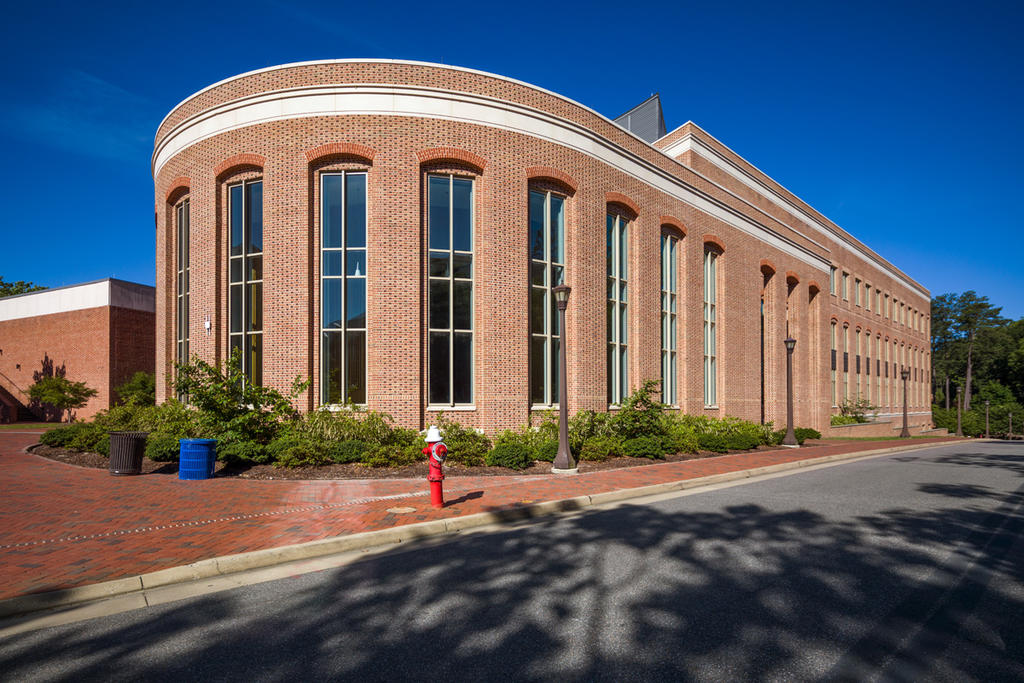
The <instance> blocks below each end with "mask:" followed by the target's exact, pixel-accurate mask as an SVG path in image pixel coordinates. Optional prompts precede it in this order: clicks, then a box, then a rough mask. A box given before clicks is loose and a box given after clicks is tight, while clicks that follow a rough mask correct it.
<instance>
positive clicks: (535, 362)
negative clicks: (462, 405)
mask: <svg viewBox="0 0 1024 683" xmlns="http://www.w3.org/2000/svg"><path fill="white" fill-rule="evenodd" d="M529 223H530V226H529V230H530V402H531V403H532V404H533V405H537V406H551V405H554V404H556V403H558V401H559V398H560V396H559V391H560V389H561V387H560V386H559V377H560V375H559V372H560V369H559V365H558V364H559V361H560V358H561V356H560V344H561V334H562V331H561V329H559V322H558V309H557V307H556V305H555V297H554V294H553V293H552V291H551V290H552V288H554V287H556V286H558V285H560V284H562V281H563V279H564V276H565V198H564V197H561V196H559V195H557V194H554V193H553V192H542V191H539V190H530V203H529Z"/></svg>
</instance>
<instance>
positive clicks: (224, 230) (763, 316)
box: [152, 60, 930, 432]
mask: <svg viewBox="0 0 1024 683" xmlns="http://www.w3.org/2000/svg"><path fill="white" fill-rule="evenodd" d="M656 104H657V103H656V102H650V101H649V102H647V103H644V104H643V105H641V107H638V108H637V109H635V110H631V112H628V113H627V114H628V116H627V115H624V119H623V120H622V121H620V123H619V124H617V123H615V122H613V121H610V120H609V119H607V118H605V117H603V116H601V115H599V114H597V113H596V112H594V111H592V110H590V109H588V108H586V107H585V106H583V105H580V104H578V103H576V102H573V101H571V100H568V99H566V98H564V97H562V96H560V95H557V94H555V93H552V92H549V91H546V90H543V89H541V88H538V87H535V86H532V85H529V84H526V83H522V82H519V81H515V80H512V79H508V78H504V77H501V76H496V75H493V74H486V73H481V72H477V71H472V70H468V69H462V68H455V67H449V66H443V65H435V64H423V63H415V62H403V61H390V60H373V61H356V60H337V61H321V62H310V63H302V64H291V65H284V66H279V67H272V68H268V69H262V70H259V71H254V72H250V73H246V74H242V75H240V76H236V77H234V78H229V79H227V80H225V81H221V82H220V83H216V84H214V85H212V86H210V87H208V88H206V89H204V90H201V91H200V92H198V93H196V94H194V95H192V96H191V97H189V98H188V99H186V100H185V101H183V102H182V103H181V104H179V105H178V106H177V107H175V108H174V109H173V110H172V111H171V112H170V114H168V116H167V117H166V118H165V119H164V121H163V122H162V123H161V124H160V126H159V129H158V131H157V134H156V141H155V149H154V154H153V162H152V163H153V177H154V182H155V191H156V207H155V211H156V224H157V278H156V282H157V297H156V319H157V337H156V349H157V368H158V372H157V378H158V379H157V381H158V389H157V392H158V396H159V397H161V398H167V397H169V396H171V394H172V390H171V389H170V387H168V386H167V384H166V382H165V381H164V375H165V372H166V371H167V370H168V369H169V368H170V367H171V366H172V363H173V362H174V361H175V359H176V358H182V357H186V356H189V355H190V354H198V355H199V356H201V357H203V358H205V359H207V360H210V361H215V362H222V361H223V360H224V359H225V357H226V356H227V355H228V354H229V353H230V352H231V350H232V349H236V348H237V349H239V350H240V351H241V352H242V356H243V363H244V366H245V369H246V371H247V372H248V373H249V374H250V376H251V377H252V378H253V379H254V380H255V381H260V382H262V383H264V384H269V385H272V386H276V387H278V388H282V389H285V388H287V387H289V386H290V384H291V381H292V380H293V379H294V377H295V376H296V375H302V376H305V377H310V378H311V379H312V386H311V388H310V390H309V391H308V393H307V394H306V395H304V396H303V397H302V398H301V402H302V407H303V408H304V409H307V410H311V409H315V408H317V407H320V406H325V405H336V404H342V403H344V402H346V401H352V402H354V403H357V404H365V405H368V406H369V407H371V408H376V409H379V410H384V411H386V412H388V413H391V414H392V415H393V416H394V417H395V418H396V419H397V420H398V421H399V422H400V423H403V424H406V425H409V426H422V425H425V424H428V423H429V422H430V421H432V420H433V419H435V416H436V414H437V413H438V412H439V411H441V410H444V411H445V412H446V413H448V414H449V415H454V417H455V418H456V419H457V420H458V421H460V422H462V423H464V424H470V425H474V426H477V427H479V428H482V429H484V430H486V431H488V432H493V431H495V430H498V429H501V428H505V427H509V426H513V425H518V424H522V423H525V422H526V420H527V418H528V416H529V414H530V412H531V410H540V409H548V408H550V407H552V406H557V404H558V391H559V387H558V382H557V370H558V366H557V362H558V358H559V354H558V351H559V344H560V343H561V341H562V339H563V338H564V339H566V340H567V342H568V345H567V354H568V357H567V372H568V401H569V408H570V411H571V412H575V411H578V410H584V409H592V410H599V411H603V410H608V409H609V408H612V409H614V406H615V405H616V404H617V403H618V401H619V400H620V399H621V397H622V396H624V395H626V394H628V393H629V391H630V390H632V389H634V388H635V387H637V386H638V385H639V383H640V382H641V381H642V380H644V379H647V378H653V379H659V380H663V382H662V387H663V397H664V401H665V402H666V403H668V404H670V405H673V406H677V407H678V408H679V409H680V410H683V411H685V412H687V413H694V414H708V415H715V416H724V415H735V416H738V417H743V418H747V419H752V420H762V419H763V420H765V421H775V422H776V423H777V424H782V423H783V422H784V419H785V367H786V364H785V362H786V358H785V355H786V353H785V348H784V345H783V339H784V338H785V337H786V336H787V334H789V335H791V336H793V337H794V338H795V339H796V340H797V345H796V350H795V352H794V375H795V400H796V415H797V419H796V421H797V423H798V424H799V425H801V426H804V425H806V426H814V427H818V428H824V427H826V426H827V425H828V423H829V415H830V413H832V412H834V411H835V406H836V405H837V404H838V403H839V402H841V401H842V399H843V398H844V397H856V396H858V395H861V396H868V397H870V400H871V402H872V403H874V404H877V405H878V406H880V412H881V413H882V414H883V415H886V414H896V413H897V412H899V411H901V410H902V393H901V392H902V388H901V386H900V384H899V382H898V381H897V380H896V379H895V375H896V374H897V368H899V367H908V368H910V370H911V378H910V381H909V384H908V390H909V396H910V405H911V417H912V423H913V424H916V425H918V426H920V425H924V424H926V423H929V422H930V412H929V408H928V406H929V401H928V391H927V386H926V378H927V377H928V376H929V367H930V357H929V352H928V347H929V344H928V339H929V321H928V310H929V301H930V296H929V293H928V292H927V291H926V290H925V289H924V288H923V287H922V286H921V285H920V284H918V283H917V282H915V281H914V280H912V279H911V278H909V277H908V276H907V275H906V274H904V273H903V272H901V271H900V270H899V269H898V268H896V267H895V266H894V265H892V264H891V263H889V262H888V261H886V260H885V259H883V258H882V257H880V256H879V255H878V254H876V253H875V252H873V251H872V250H871V249H870V248H868V247H867V246H865V245H864V244H862V243H861V242H860V241H858V240H857V239H855V238H854V237H852V236H851V235H850V234H848V233H846V232H845V231H843V230H842V229H841V228H839V227H838V226H837V225H835V224H834V223H832V222H831V221H829V220H828V219H827V218H826V217H825V216H823V215H821V214H820V213H818V212H817V211H815V210H814V209H813V208H811V207H810V206H808V205H807V204H806V203H804V202H803V201H801V200H800V199H799V198H798V197H796V196H795V195H794V194H792V193H791V192H789V191H788V190H786V189H785V188H783V187H782V186H780V185H779V184H778V183H776V182H775V181H773V180H772V179H771V178H769V177H768V176H767V175H765V174H764V173H762V172H761V171H759V170H758V169H757V168H755V167H753V166H752V165H751V164H749V163H748V162H746V161H745V160H744V159H743V158H742V157H740V156H739V155H737V154H736V153H735V152H733V151H732V150H730V149H729V148H728V147H726V146H725V145H723V144H722V143H721V142H719V141H718V140H716V139H715V138H714V137H712V136H711V135H709V134H708V133H706V132H705V131H704V130H702V129H701V128H700V127H698V126H696V125H695V124H693V123H686V124H685V125H683V126H680V127H679V128H676V129H675V130H672V131H671V132H668V133H667V134H661V133H663V131H664V123H663V121H658V120H657V119H660V105H658V110H657V112H656V114H657V116H655V117H653V118H652V110H651V107H652V106H655V105H656ZM633 120H635V121H637V122H645V123H643V127H644V130H640V129H639V128H637V127H634V126H632V125H631V124H630V121H633ZM652 121H654V122H655V123H657V124H660V125H653V126H652V125H651V122H652ZM623 126H629V127H631V128H632V129H633V130H634V131H635V132H630V131H629V130H626V129H625V128H624V127H623ZM650 130H655V131H656V132H655V133H654V136H652V135H651V134H650V132H649V131H650ZM655 136H657V137H655ZM645 138H646V139H645ZM558 282H564V283H565V284H568V285H569V286H571V287H572V295H571V298H570V300H569V306H568V310H567V312H566V316H567V317H566V330H565V334H564V335H563V334H562V331H561V330H559V329H558V327H557V319H556V317H555V315H554V314H553V309H554V306H553V303H552V292H551V289H552V286H553V285H555V284H557V283H558Z"/></svg>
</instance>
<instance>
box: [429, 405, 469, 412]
mask: <svg viewBox="0 0 1024 683" xmlns="http://www.w3.org/2000/svg"><path fill="white" fill-rule="evenodd" d="M427 410H428V411H429V412H435V413H440V412H442V411H456V412H469V411H473V410H476V406H475V405H457V406H439V405H428V406H427Z"/></svg>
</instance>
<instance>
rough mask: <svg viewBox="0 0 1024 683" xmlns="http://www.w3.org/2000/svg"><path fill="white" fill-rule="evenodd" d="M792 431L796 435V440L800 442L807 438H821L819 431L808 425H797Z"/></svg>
mask: <svg viewBox="0 0 1024 683" xmlns="http://www.w3.org/2000/svg"><path fill="white" fill-rule="evenodd" d="M793 433H794V434H795V435H796V440H797V442H798V443H801V444H802V443H803V442H804V441H807V439H820V438H821V432H819V431H818V430H817V429H811V428H810V427H797V428H796V429H794V430H793Z"/></svg>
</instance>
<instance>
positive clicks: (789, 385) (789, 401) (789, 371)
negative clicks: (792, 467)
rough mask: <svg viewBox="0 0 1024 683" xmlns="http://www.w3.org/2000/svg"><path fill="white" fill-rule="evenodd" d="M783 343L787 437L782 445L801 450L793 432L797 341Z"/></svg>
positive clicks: (788, 340) (790, 338)
mask: <svg viewBox="0 0 1024 683" xmlns="http://www.w3.org/2000/svg"><path fill="white" fill-rule="evenodd" d="M782 343H783V344H785V345H786V436H785V437H784V438H783V439H782V445H783V446H788V447H789V448H799V447H800V444H799V443H798V442H797V440H796V433H795V432H794V431H793V349H795V348H796V339H793V338H792V337H787V338H786V339H784V340H783V342H782Z"/></svg>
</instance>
